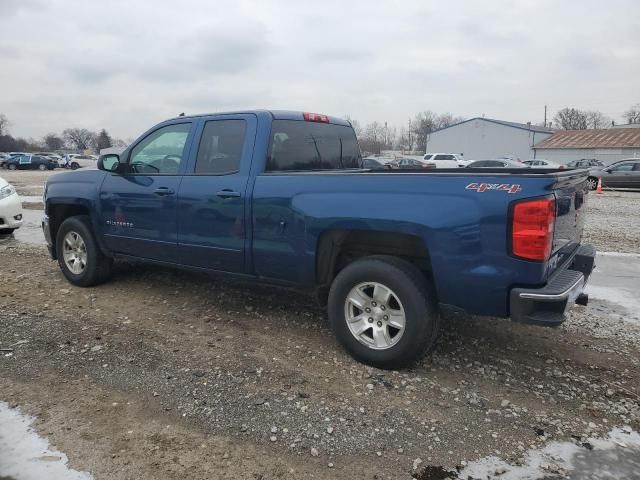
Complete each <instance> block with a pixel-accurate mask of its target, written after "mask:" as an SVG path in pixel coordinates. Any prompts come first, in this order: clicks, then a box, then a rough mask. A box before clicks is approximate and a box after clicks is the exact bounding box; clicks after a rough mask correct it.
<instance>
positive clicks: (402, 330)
mask: <svg viewBox="0 0 640 480" xmlns="http://www.w3.org/2000/svg"><path fill="white" fill-rule="evenodd" d="M436 304H437V302H436V298H435V292H434V289H433V287H432V286H431V285H430V284H429V282H428V281H427V279H426V278H425V277H424V275H423V274H422V273H421V272H420V271H419V270H418V269H417V268H416V267H415V266H413V265H411V264H410V263H408V262H406V261H404V260H401V259H399V258H395V257H390V256H383V255H380V256H372V257H367V258H364V259H361V260H357V261H355V262H353V263H351V264H350V265H348V266H346V267H345V268H344V269H343V270H342V271H341V272H340V273H339V274H338V275H337V276H336V278H335V280H334V281H333V284H332V285H331V289H330V291H329V305H328V308H329V321H330V322H331V325H332V327H333V330H334V332H335V334H336V337H337V338H338V340H339V341H340V343H341V344H342V345H343V346H344V347H345V348H346V349H347V350H348V351H349V353H351V355H353V356H354V357H355V358H356V359H357V360H359V361H361V362H363V363H366V364H369V365H372V366H375V367H379V368H400V367H404V366H406V365H408V364H410V363H412V362H414V361H415V360H417V359H419V358H421V357H422V356H423V355H424V354H425V353H426V352H427V351H430V350H431V349H432V348H433V346H434V343H435V340H436V338H437V335H438V328H439V318H438V310H437V307H436Z"/></svg>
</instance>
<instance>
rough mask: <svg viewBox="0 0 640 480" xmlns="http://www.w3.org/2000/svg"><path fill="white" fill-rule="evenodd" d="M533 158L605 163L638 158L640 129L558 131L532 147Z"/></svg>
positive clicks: (560, 161)
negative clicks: (589, 160)
mask: <svg viewBox="0 0 640 480" xmlns="http://www.w3.org/2000/svg"><path fill="white" fill-rule="evenodd" d="M533 148H534V150H535V157H536V158H544V159H545V160H551V161H554V162H558V163H566V162H570V161H571V160H579V159H581V158H595V159H596V160H600V161H602V162H604V163H605V164H607V165H608V164H610V163H613V162H617V161H618V160H623V159H625V158H640V128H629V127H623V128H617V127H616V128H607V129H597V130H595V129H594V130H558V131H556V132H555V133H554V134H553V135H552V136H551V137H549V138H547V139H545V140H543V141H542V142H540V143H538V144H537V145H535V146H534V147H533Z"/></svg>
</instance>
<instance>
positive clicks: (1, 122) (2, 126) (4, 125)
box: [0, 113, 11, 136]
mask: <svg viewBox="0 0 640 480" xmlns="http://www.w3.org/2000/svg"><path fill="white" fill-rule="evenodd" d="M9 125H11V123H9V119H8V118H7V116H6V115H5V114H4V113H0V136H2V135H7V134H8V133H9V130H8V128H9Z"/></svg>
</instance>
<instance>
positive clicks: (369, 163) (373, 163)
mask: <svg viewBox="0 0 640 480" xmlns="http://www.w3.org/2000/svg"><path fill="white" fill-rule="evenodd" d="M362 167H363V168H370V169H372V170H382V169H384V168H391V167H387V164H385V163H382V162H381V161H380V160H378V159H375V158H370V157H369V158H363V159H362Z"/></svg>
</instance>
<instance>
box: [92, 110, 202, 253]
mask: <svg viewBox="0 0 640 480" xmlns="http://www.w3.org/2000/svg"><path fill="white" fill-rule="evenodd" d="M192 127H193V123H192V122H189V121H182V122H176V123H172V124H169V125H166V124H165V125H164V126H161V127H159V128H157V129H155V130H153V131H152V132H150V133H148V134H147V135H146V136H144V137H143V138H142V139H141V140H139V141H138V142H137V143H136V144H135V145H134V146H133V147H132V148H131V149H130V150H129V154H128V156H127V157H128V158H123V159H121V161H123V162H125V163H126V165H125V169H124V172H123V173H121V174H116V173H111V174H108V175H107V176H106V178H105V180H104V182H103V183H102V187H101V190H100V206H101V212H102V225H103V228H104V234H105V242H106V244H107V246H108V247H109V248H110V249H111V250H112V251H114V252H118V253H123V254H127V255H133V256H136V257H142V258H148V259H153V260H161V261H165V262H176V261H177V254H176V252H177V243H178V228H177V225H178V219H177V194H178V187H179V185H180V179H181V178H182V173H183V171H184V169H185V167H186V162H187V158H188V155H189V147H190V143H191V139H192V136H193V132H192Z"/></svg>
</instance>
